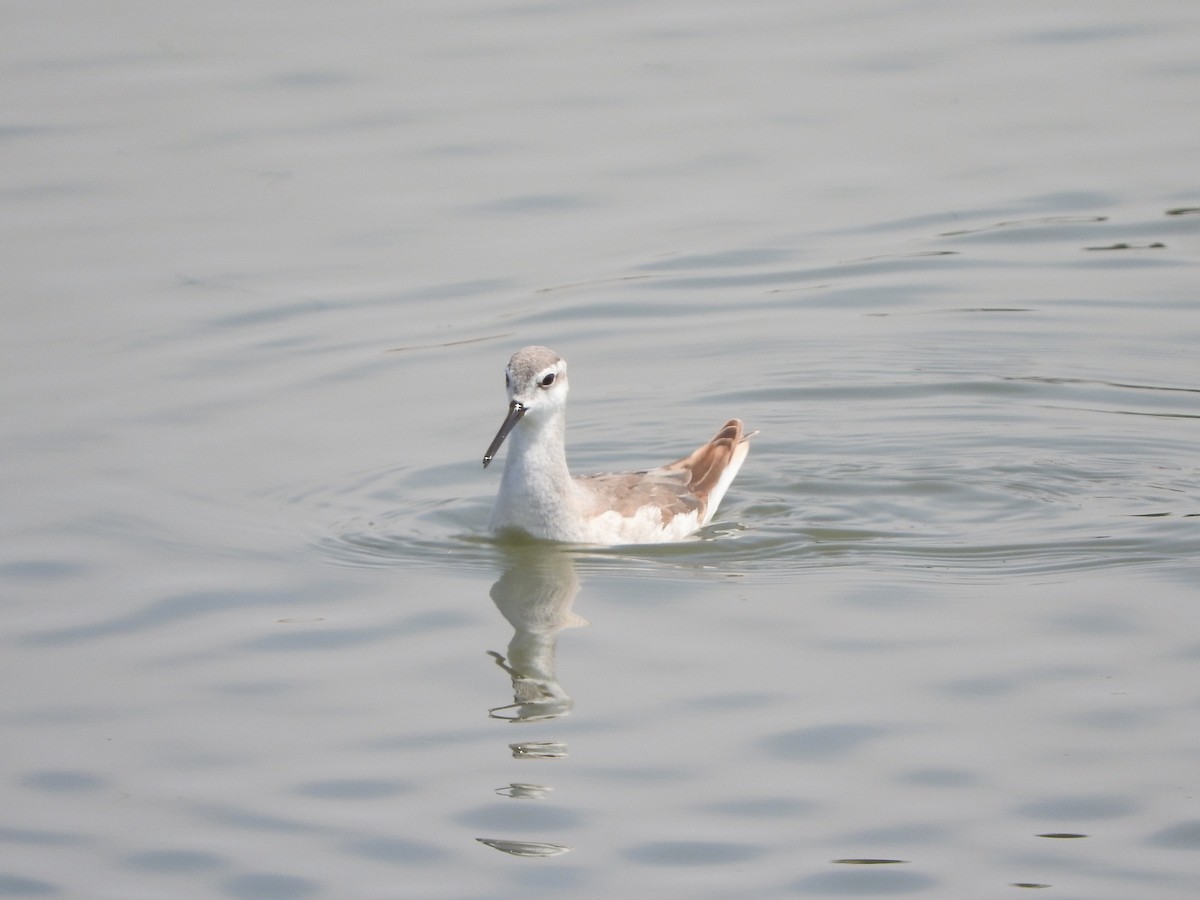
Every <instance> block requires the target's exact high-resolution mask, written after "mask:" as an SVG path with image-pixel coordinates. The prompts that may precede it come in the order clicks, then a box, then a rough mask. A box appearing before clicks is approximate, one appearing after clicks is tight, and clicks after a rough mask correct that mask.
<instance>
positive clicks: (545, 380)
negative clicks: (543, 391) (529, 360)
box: [542, 372, 554, 387]
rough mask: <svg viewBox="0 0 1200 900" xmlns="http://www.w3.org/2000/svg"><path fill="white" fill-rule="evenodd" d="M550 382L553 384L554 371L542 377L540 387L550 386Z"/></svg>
mask: <svg viewBox="0 0 1200 900" xmlns="http://www.w3.org/2000/svg"><path fill="white" fill-rule="evenodd" d="M552 384H554V373H553V372H551V373H550V374H549V375H547V376H546V377H545V378H543V379H542V387H550V385H552Z"/></svg>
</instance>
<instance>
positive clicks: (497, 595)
mask: <svg viewBox="0 0 1200 900" xmlns="http://www.w3.org/2000/svg"><path fill="white" fill-rule="evenodd" d="M507 556H508V558H507V566H506V568H505V570H504V574H503V575H501V576H500V579H499V580H498V581H497V582H496V583H495V584H494V585H492V591H491V596H492V600H493V601H494V602H495V604H496V607H497V608H498V609H499V610H500V612H501V614H502V615H503V616H504V618H506V619H507V620H508V622H509V624H510V625H512V627H513V636H512V640H511V641H509V644H508V657H507V659H506V658H505V657H503V656H501V655H500V654H499V653H496V652H494V651H490V652H491V655H492V656H493V657H495V659H496V663H497V665H499V666H500V668H502V669H503V670H504V671H505V672H507V673H508V675H509V678H511V679H512V689H513V702H512V703H511V704H509V705H507V706H498V707H495V708H494V709H490V710H488V714H489V715H490V716H491V717H492V718H493V719H505V720H507V721H509V722H514V723H516V722H546V721H549V720H551V719H556V718H558V717H559V716H564V715H566V714H567V713H569V712H570V711H571V706H572V700H571V697H570V696H569V695H568V694H567V692H566V690H565V689H564V688H563V686H562V685H561V684H559V682H558V677H557V676H556V675H555V673H554V650H555V646H556V643H557V639H558V633H559V632H560V631H561V630H562V629H564V628H568V627H571V626H576V625H586V624H587V622H586V621H584V620H583V619H581V618H580V617H579V616H577V615H575V614H574V613H573V612H571V604H572V603H573V602H574V600H575V595H576V594H578V593H579V577H578V576H577V575H576V574H575V561H574V560H573V559H572V558H571V556H570V554H569V553H568V552H567V551H566V550H564V549H563V548H562V547H558V546H554V545H551V544H525V545H522V546H520V547H513V548H510V549H509V550H508V551H507ZM508 748H509V750H511V751H512V755H513V758H514V759H522V760H547V759H562V758H563V757H565V756H566V755H567V745H566V744H565V743H564V742H562V741H552V740H551V741H520V742H518V743H514V744H509V745H508ZM553 790H554V788H552V787H550V786H548V785H542V784H530V783H526V782H513V783H512V784H509V785H508V786H506V787H502V788H497V789H496V793H497V794H499V795H501V796H503V797H507V798H509V799H512V800H545V799H546V797H547V795H548V794H549V793H550V792H551V791H553ZM475 840H477V841H479V843H481V844H485V845H487V846H488V847H492V848H494V849H496V850H499V851H501V852H502V853H507V854H509V855H510V856H521V857H526V858H530V857H532V858H539V859H544V858H546V857H551V856H558V855H560V854H562V853H566V852H568V851H569V850H570V849H571V848H570V847H568V846H566V845H565V844H554V843H547V842H544V841H513V840H504V839H500V838H480V837H477V838H476V839H475Z"/></svg>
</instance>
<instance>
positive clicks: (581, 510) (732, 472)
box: [483, 346, 758, 546]
mask: <svg viewBox="0 0 1200 900" xmlns="http://www.w3.org/2000/svg"><path fill="white" fill-rule="evenodd" d="M504 383H505V387H506V389H507V391H508V414H507V415H506V416H505V418H504V422H503V424H502V425H501V426H500V430H499V431H497V432H496V437H495V438H494V439H493V440H492V443H491V445H490V446H489V447H488V449H487V453H485V454H484V457H483V466H484V468H487V466H488V464H489V463H490V462H491V461H492V459H493V458H495V456H496V453H497V452H498V451H499V449H500V446H501V444H503V443H504V441H505V439H506V438H507V439H508V451H507V458H506V459H505V461H504V474H503V476H502V477H501V479H500V489H499V491H498V492H497V496H496V505H495V507H494V509H493V512H492V517H491V522H490V529H491V531H492V532H494V533H496V534H500V535H503V534H506V533H510V532H517V533H523V534H525V535H528V536H530V537H533V538H538V539H541V540H547V541H558V542H562V543H572V544H592V545H600V546H615V545H622V544H654V543H663V542H667V541H680V540H684V539H685V538H687V537H689V536H690V535H692V534H693V533H695V532H696V531H697V530H698V529H700V528H702V527H704V526H705V525H707V524H708V523H709V522H711V521H712V517H713V514H714V513H715V512H716V510H717V506H718V504H720V502H721V498H722V497H724V496H725V492H726V491H727V490H728V489H729V485H730V484H731V483H732V482H733V479H734V477H735V476H736V475H737V473H738V470H739V469H740V468H741V467H742V463H743V462H744V461H745V459H746V454H747V453H749V451H750V443H749V439H750V438H751V437H753V436H754V435H755V434H757V433H758V432H750V433H749V434H747V433H746V432H745V431H744V429H743V427H742V423H741V421H740V420H738V419H730V420H729V421H728V422H726V423H725V424H724V425H722V426H721V429H720V430H719V431H718V432H717V433H716V434H715V435H714V436H713V438H712V439H711V440H709V441H708V442H707V443H705V444H702V445H701V446H700V447H698V448H697V449H696V450H694V451H693V452H692V453H690V454H688V455H687V456H685V457H683V458H682V459H678V460H676V461H675V462H672V463H667V464H666V465H664V466H658V467H657V468H653V469H646V470H644V471H639V472H621V473H612V474H600V475H584V476H573V475H572V474H571V472H570V470H569V469H568V467H567V455H566V412H567V392H568V382H567V361H566V360H565V359H563V358H562V357H561V356H559V355H558V354H557V353H555V352H554V351H553V350H551V349H549V348H548V347H541V346H532V347H525V348H523V349H521V350H518V351H517V352H516V353H514V354H513V355H512V358H511V359H510V360H509V361H508V365H507V366H506V367H505V370H504Z"/></svg>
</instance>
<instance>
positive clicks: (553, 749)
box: [508, 741, 567, 759]
mask: <svg viewBox="0 0 1200 900" xmlns="http://www.w3.org/2000/svg"><path fill="white" fill-rule="evenodd" d="M508 749H509V750H511V751H512V755H513V759H562V758H563V757H564V756H566V755H567V745H566V744H564V743H563V742H562V741H522V742H521V743H519V744H509V745H508Z"/></svg>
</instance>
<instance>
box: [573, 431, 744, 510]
mask: <svg viewBox="0 0 1200 900" xmlns="http://www.w3.org/2000/svg"><path fill="white" fill-rule="evenodd" d="M745 438H746V436H745V435H744V434H743V433H742V423H741V421H739V420H738V419H730V420H729V421H728V422H726V423H725V424H724V425H723V426H722V427H721V430H720V431H718V432H717V433H716V435H714V436H713V438H712V440H710V441H709V442H708V443H707V444H704V445H703V446H701V447H699V448H698V449H697V450H695V451H694V452H693V453H691V454H690V455H688V456H685V457H684V458H683V459H678V460H676V461H675V462H673V463H668V464H667V465H665V466H661V467H659V468H657V469H650V470H649V471H647V472H624V473H620V474H613V475H588V476H585V477H583V478H580V479H578V481H579V482H580V483H581V484H582V485H583V486H584V487H586V488H588V489H590V490H591V491H592V493H593V494H594V495H595V496H596V497H597V500H598V502H599V503H601V504H602V505H603V506H604V508H606V509H613V510H615V511H617V512H619V513H620V514H621V515H623V516H632V515H633V514H634V513H635V512H637V511H638V510H639V509H641V508H642V507H643V506H657V507H658V508H659V509H661V510H662V513H663V517H662V518H663V524H666V523H667V522H669V521H670V520H671V519H673V518H675V516H677V515H680V514H685V513H689V512H696V513H698V517H699V519H700V520H701V521H703V520H704V519H705V512H706V510H707V509H708V505H709V498H710V497H711V496H712V493H713V491H714V490H716V489H717V487H718V485H719V483H720V481H721V476H722V474H723V473H724V472H725V471H726V469H728V467H729V466H730V463H731V462H733V463H735V464H737V465H740V464H741V460H742V458H743V457H744V456H745V455H746V449H747V448H746V447H745V446H744V445H743V442H744V441H745ZM740 445H742V446H740ZM726 486H727V485H726ZM722 493H723V491H722ZM601 498H602V499H601ZM716 499H717V500H718V502H719V501H720V499H721V498H720V496H718V497H717V498H716Z"/></svg>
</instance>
